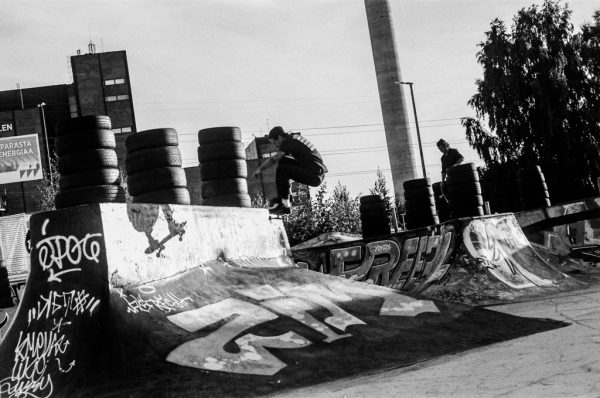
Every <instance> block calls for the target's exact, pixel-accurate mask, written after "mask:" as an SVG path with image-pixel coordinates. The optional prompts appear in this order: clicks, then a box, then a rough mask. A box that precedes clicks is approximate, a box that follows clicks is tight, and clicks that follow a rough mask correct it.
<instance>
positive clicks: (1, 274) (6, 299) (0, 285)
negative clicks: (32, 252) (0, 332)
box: [0, 265, 15, 308]
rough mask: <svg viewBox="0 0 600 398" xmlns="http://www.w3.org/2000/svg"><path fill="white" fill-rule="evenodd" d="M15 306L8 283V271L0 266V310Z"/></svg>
mask: <svg viewBox="0 0 600 398" xmlns="http://www.w3.org/2000/svg"><path fill="white" fill-rule="evenodd" d="M13 305H15V303H14V301H13V298H12V290H11V288H10V282H9V281H8V270H7V269H6V267H5V266H4V265H0V308H9V307H12V306H13Z"/></svg>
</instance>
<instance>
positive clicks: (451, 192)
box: [444, 163, 484, 218]
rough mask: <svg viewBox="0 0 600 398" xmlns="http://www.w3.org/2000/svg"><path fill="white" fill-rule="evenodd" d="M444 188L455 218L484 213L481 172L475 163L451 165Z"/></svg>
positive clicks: (476, 215)
mask: <svg viewBox="0 0 600 398" xmlns="http://www.w3.org/2000/svg"><path fill="white" fill-rule="evenodd" d="M444 188H445V195H446V198H447V199H448V205H449V207H450V212H451V215H452V217H453V218H461V217H478V216H483V215H484V211H483V196H482V195H481V185H480V183H479V173H478V171H477V168H476V167H475V164H474V163H465V164H460V165H458V166H453V167H450V168H449V169H448V170H447V172H446V182H445V184H444Z"/></svg>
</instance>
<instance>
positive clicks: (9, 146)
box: [0, 134, 44, 184]
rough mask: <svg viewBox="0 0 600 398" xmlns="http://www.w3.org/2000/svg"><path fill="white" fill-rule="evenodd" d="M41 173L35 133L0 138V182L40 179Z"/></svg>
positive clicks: (38, 147)
mask: <svg viewBox="0 0 600 398" xmlns="http://www.w3.org/2000/svg"><path fill="white" fill-rule="evenodd" d="M43 174H44V173H43V172H42V158H41V156H40V144H39V141H38V135H37V134H29V135H18V136H11V137H4V138H0V184H9V183H11V182H23V181H33V180H41V179H42V178H43Z"/></svg>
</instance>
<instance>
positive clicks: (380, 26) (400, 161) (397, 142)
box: [365, 0, 417, 202]
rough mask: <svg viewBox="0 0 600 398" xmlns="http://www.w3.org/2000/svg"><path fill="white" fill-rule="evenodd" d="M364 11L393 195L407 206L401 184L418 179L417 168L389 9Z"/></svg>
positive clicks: (378, 4)
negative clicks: (390, 170) (390, 168)
mask: <svg viewBox="0 0 600 398" xmlns="http://www.w3.org/2000/svg"><path fill="white" fill-rule="evenodd" d="M365 8H366V10H367V22H368V25H369V36H370V37H371V48H372V50H373V60H374V62H375V72H376V74H377V87H378V89H379V101H380V102H381V113H382V114H383V125H384V128H385V138H386V141H387V147H388V156H389V158H390V165H391V167H392V181H393V183H394V191H395V193H396V195H397V196H399V199H400V201H401V202H404V188H403V187H402V183H403V182H404V181H406V180H412V179H414V178H417V167H416V163H415V157H414V153H413V144H412V137H411V135H410V129H409V127H408V114H407V112H406V101H405V100H404V90H403V88H402V85H401V84H400V82H401V81H402V75H401V73H400V64H399V63H398V55H397V51H396V40H395V37H394V31H393V27H392V17H391V14H390V7H389V4H388V1H387V0H365Z"/></svg>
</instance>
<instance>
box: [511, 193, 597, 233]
mask: <svg viewBox="0 0 600 398" xmlns="http://www.w3.org/2000/svg"><path fill="white" fill-rule="evenodd" d="M599 215H600V198H599V197H594V198H587V199H582V200H578V201H574V202H569V203H561V204H558V205H554V206H550V207H542V208H539V209H533V210H527V211H522V212H518V213H515V217H516V218H517V221H518V222H519V225H521V228H536V227H538V226H539V227H540V228H547V227H549V226H553V225H561V224H568V223H571V222H577V221H580V220H582V219H589V218H594V217H598V216H599Z"/></svg>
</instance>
